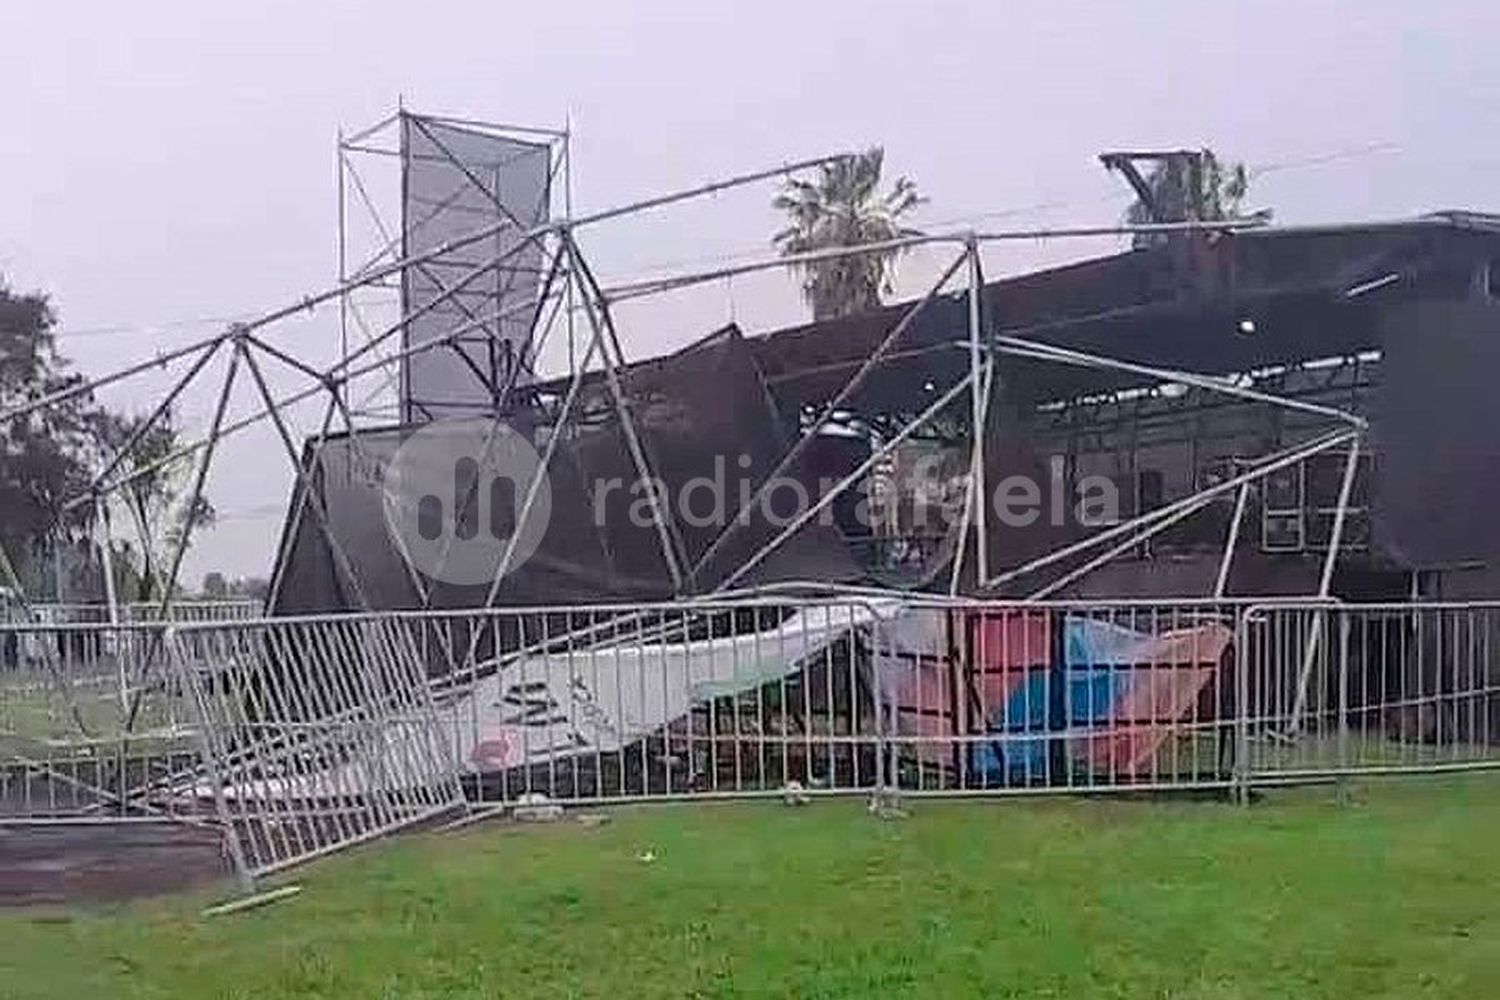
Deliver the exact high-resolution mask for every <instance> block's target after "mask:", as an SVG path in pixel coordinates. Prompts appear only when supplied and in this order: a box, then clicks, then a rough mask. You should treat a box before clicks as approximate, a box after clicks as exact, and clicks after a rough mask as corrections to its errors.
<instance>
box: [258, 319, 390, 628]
mask: <svg viewBox="0 0 1500 1000" xmlns="http://www.w3.org/2000/svg"><path fill="white" fill-rule="evenodd" d="M250 343H251V341H250V339H249V338H248V337H245V338H242V339H241V340H239V341H238V342H237V344H236V347H237V348H238V350H239V351H240V353H241V354H242V355H243V356H244V358H245V367H246V368H248V369H249V370H250V377H251V378H252V379H253V380H254V381H255V386H256V388H257V389H258V390H259V391H260V395H261V398H262V399H264V400H265V401H266V404H267V406H269V407H270V414H271V423H272V425H274V426H275V428H276V433H277V436H278V437H280V438H281V443H282V446H283V447H284V448H285V449H286V453H287V457H288V458H289V459H290V460H291V462H292V467H293V469H295V470H296V474H297V479H298V481H299V484H300V485H301V487H302V489H303V491H304V492H305V493H307V494H308V495H309V496H312V495H313V493H314V492H315V486H314V484H313V482H312V479H311V477H310V476H307V475H305V474H304V473H303V470H302V461H301V459H300V458H299V456H298V455H297V445H296V443H295V442H294V441H293V440H292V434H291V431H290V430H288V429H287V426H286V422H285V421H284V420H282V418H281V409H280V408H279V407H277V406H276V405H275V403H274V401H273V400H272V398H271V389H270V386H268V385H267V384H266V378H265V374H264V373H263V372H261V370H260V365H259V364H258V363H257V362H256V360H255V355H253V354H251V353H250ZM311 506H312V512H313V517H314V518H316V519H317V522H318V525H319V527H321V528H322V529H323V538H324V540H325V541H327V542H328V551H329V552H330V554H332V556H333V558H334V561H335V562H336V563H337V564H338V567H339V569H340V570H341V571H342V572H343V574H344V576H345V577H347V578H348V580H349V585H350V586H351V587H352V588H353V590H354V598H355V600H356V601H357V602H358V603H359V606H360V607H361V608H363V609H365V610H367V611H368V610H370V602H369V601H368V600H367V599H366V598H365V593H364V588H363V587H361V586H360V583H359V575H358V574H357V573H355V572H354V566H353V564H352V563H351V562H350V561H349V556H348V555H347V554H346V553H345V552H344V547H343V546H342V545H341V544H340V543H339V540H338V537H337V536H336V535H335V534H334V531H333V526H332V525H330V524H329V523H328V516H327V513H326V511H324V510H323V505H322V504H321V503H320V502H318V501H316V500H314V501H312V504H311Z"/></svg>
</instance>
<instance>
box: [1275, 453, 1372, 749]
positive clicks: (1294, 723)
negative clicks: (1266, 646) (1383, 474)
mask: <svg viewBox="0 0 1500 1000" xmlns="http://www.w3.org/2000/svg"><path fill="white" fill-rule="evenodd" d="M1359 442H1360V435H1357V434H1356V435H1355V436H1354V439H1353V440H1352V441H1350V442H1349V458H1348V460H1347V461H1346V462H1345V463H1344V478H1343V481H1342V482H1341V483H1339V505H1338V509H1337V510H1336V511H1335V512H1334V515H1333V529H1332V531H1331V532H1330V533H1329V536H1328V554H1327V555H1325V556H1324V557H1323V571H1322V573H1321V574H1320V575H1319V577H1318V594H1317V596H1318V597H1319V598H1327V597H1328V595H1329V591H1330V590H1331V589H1332V587H1333V568H1334V564H1335V563H1336V562H1337V561H1338V554H1339V546H1340V545H1341V544H1342V543H1343V538H1344V520H1345V516H1346V515H1347V513H1348V509H1349V496H1350V494H1351V493H1352V492H1353V490H1354V476H1355V473H1356V472H1357V471H1358V470H1359ZM1325 614H1326V612H1319V613H1318V614H1317V615H1316V616H1315V617H1314V618H1313V621H1312V627H1311V629H1310V631H1309V634H1308V637H1307V647H1306V649H1305V650H1304V651H1303V654H1302V669H1301V671H1300V673H1299V674H1298V677H1297V699H1296V701H1295V702H1294V703H1293V705H1292V718H1291V722H1290V723H1288V725H1287V735H1288V736H1296V735H1297V733H1298V732H1300V731H1301V729H1302V715H1303V713H1304V712H1305V711H1306V710H1307V694H1308V684H1309V682H1310V681H1311V680H1312V669H1313V662H1314V661H1315V660H1316V659H1317V655H1318V644H1319V643H1320V642H1321V641H1322V632H1323V618H1324V616H1325Z"/></svg>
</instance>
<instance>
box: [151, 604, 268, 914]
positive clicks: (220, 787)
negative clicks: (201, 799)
mask: <svg viewBox="0 0 1500 1000" xmlns="http://www.w3.org/2000/svg"><path fill="white" fill-rule="evenodd" d="M162 638H163V642H164V644H165V646H166V648H167V662H168V663H169V664H170V665H171V669H172V671H173V672H174V673H175V674H176V675H177V679H176V682H177V684H178V686H179V688H180V689H181V690H184V691H187V692H189V694H190V695H191V698H190V704H191V705H192V707H193V715H194V716H195V721H196V723H197V725H196V726H195V727H194V729H195V732H196V739H197V742H198V753H199V754H200V755H201V757H202V760H203V771H204V774H205V775H206V776H207V778H208V781H209V785H210V787H212V788H213V794H214V812H215V814H217V815H218V817H219V822H220V823H221V824H222V825H223V827H224V849H225V851H226V852H227V853H228V855H229V860H230V863H231V864H233V865H234V875H235V879H236V881H238V882H239V885H240V889H241V891H243V892H244V893H245V894H246V895H248V894H250V893H252V892H254V891H255V876H254V875H253V874H252V873H251V871H250V863H249V861H247V860H246V857H245V845H244V843H242V842H241V840H240V833H239V830H238V829H237V828H236V827H235V825H234V819H233V817H231V816H230V815H229V803H228V802H227V801H226V800H225V798H224V782H223V778H222V775H221V774H220V771H219V757H218V751H217V749H216V747H215V744H214V739H213V731H212V729H211V726H212V722H211V720H210V716H209V712H208V706H207V704H206V703H205V700H204V697H203V692H202V690H201V689H200V687H199V678H198V677H197V676H196V675H195V674H194V672H193V667H192V665H191V664H190V663H188V662H187V658H186V657H185V656H184V655H183V651H182V647H181V644H180V642H179V640H178V637H177V634H176V630H175V629H171V628H169V629H167V630H166V633H165V635H164V636H163V637H162Z"/></svg>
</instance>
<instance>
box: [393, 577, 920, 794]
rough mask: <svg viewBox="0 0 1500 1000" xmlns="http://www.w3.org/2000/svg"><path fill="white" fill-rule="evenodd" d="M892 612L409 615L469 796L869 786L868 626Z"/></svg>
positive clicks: (872, 705)
mask: <svg viewBox="0 0 1500 1000" xmlns="http://www.w3.org/2000/svg"><path fill="white" fill-rule="evenodd" d="M893 608H894V604H893V602H885V603H884V604H883V605H882V604H881V603H880V602H866V601H862V600H854V601H850V600H836V601H811V602H796V601H777V600H743V599H741V600H735V601H729V602H696V601H695V602H691V603H676V604H662V605H645V606H634V607H628V608H625V607H620V606H602V607H581V608H524V609H517V608H510V609H500V610H493V611H485V612H477V613H458V614H447V613H445V614H434V615H422V616H410V617H408V618H406V619H405V620H406V621H407V622H408V623H409V624H410V625H411V626H412V627H413V629H414V630H415V635H416V639H417V641H418V643H419V645H420V646H421V648H422V650H423V655H424V657H425V658H426V662H427V664H428V669H429V672H430V675H431V678H432V686H433V691H434V693H435V696H436V698H437V702H438V706H439V712H440V715H441V717H442V719H443V724H444V726H445V727H446V728H447V730H448V731H449V733H450V734H451V740H452V742H453V744H454V746H455V747H456V748H457V750H458V756H459V759H460V761H461V764H462V766H463V769H464V773H465V785H466V788H467V790H468V792H469V795H470V798H471V800H472V801H474V802H476V803H479V804H482V805H493V804H500V803H506V802H515V801H518V800H521V799H523V798H525V797H527V796H533V797H534V796H546V797H548V798H553V799H565V800H570V801H577V802H601V801H611V800H621V799H668V798H678V797H713V796H730V795H737V796H744V795H756V794H779V793H783V792H785V791H787V790H797V789H800V792H801V793H803V794H808V795H812V794H819V793H826V792H838V791H843V792H850V791H855V790H861V789H863V790H868V789H872V788H874V787H875V785H876V763H877V746H878V741H879V734H878V730H877V728H876V727H877V722H878V719H877V716H878V712H877V705H878V703H877V698H876V690H875V687H874V684H873V676H872V672H871V653H872V645H871V630H872V628H873V627H874V625H875V623H876V622H877V621H878V620H879V617H880V615H881V614H882V612H889V611H890V610H892V609H893Z"/></svg>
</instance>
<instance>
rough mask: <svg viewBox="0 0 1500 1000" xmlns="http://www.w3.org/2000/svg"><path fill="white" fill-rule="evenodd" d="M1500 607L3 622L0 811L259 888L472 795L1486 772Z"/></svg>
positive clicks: (642, 796)
mask: <svg viewBox="0 0 1500 1000" xmlns="http://www.w3.org/2000/svg"><path fill="white" fill-rule="evenodd" d="M1497 630H1500V604H1496V605H1486V604H1431V603H1426V604H1399V605H1342V604H1338V603H1335V602H1316V601H1314V602H1309V601H1306V600H1296V601H1292V600H1288V601H1275V602H1261V603H1256V604H1250V603H1249V602H1246V601H1213V600H1195V601H1045V602H1016V601H979V600H966V599H943V598H924V597H913V596H910V595H902V596H889V597H887V596H881V595H867V596H857V597H856V596H845V597H838V598H832V599H821V600H808V599H778V598H769V597H766V598H752V597H736V598H735V599H733V600H724V601H694V602H679V603H674V604H657V605H635V606H618V605H616V606H598V607H556V608H504V609H493V610H485V611H442V612H390V613H379V614H363V615H326V616H316V617H308V618H274V619H247V620H237V621H234V620H232V621H221V622H203V623H187V624H182V623H165V622H162V623H139V624H120V625H110V624H87V625H55V624H53V625H43V624H35V623H28V624H9V625H3V626H0V823H15V822H122V821H161V820H168V821H189V822H216V823H217V824H219V825H220V826H222V827H223V828H224V829H225V830H226V831H227V832H229V833H231V834H232V837H231V838H230V840H231V841H232V843H231V847H232V849H233V851H234V852H235V855H236V859H237V862H238V863H239V866H240V869H241V871H242V873H244V874H246V876H247V877H254V876H257V875H260V874H264V873H266V872H268V871H274V870H276V869H277V868H280V867H284V866H286V865H289V864H294V863H296V862H298V861H301V860H305V859H307V858H309V857H314V856H317V855H319V854H322V853H326V852H328V851H332V850H336V849H338V848H340V847H342V846H345V845H347V844H349V843H353V842H357V841H360V840H364V839H368V838H370V837H374V836H379V835H381V834H383V833H387V832H390V831H392V830H396V829H399V828H401V827H403V826H406V825H409V824H411V823H415V822H421V821H422V820H425V819H429V818H432V817H436V816H439V815H443V814H445V813H447V812H449V811H451V810H454V809H458V808H462V807H464V806H474V807H478V808H480V809H481V810H483V809H488V808H499V807H503V806H507V805H513V804H518V803H525V802H532V801H536V800H538V799H540V798H542V797H545V799H547V800H555V801H559V802H575V803H584V802H611V801H639V800H648V799H691V798H714V797H748V796H757V795H783V796H794V797H796V798H799V799H800V798H802V797H803V796H813V795H820V794H859V795H875V796H908V795H911V796H928V795H942V796H965V795H974V796H1003V795H1025V794H1037V793H1069V792H1073V793H1095V792H1117V791H1132V790H1135V791H1149V790H1173V789H1178V790H1181V789H1215V790H1229V789H1234V790H1236V791H1238V792H1239V793H1240V794H1241V795H1242V796H1243V795H1244V794H1245V793H1247V792H1248V791H1249V790H1250V789H1252V788H1254V787H1258V786H1268V785H1275V784H1286V783H1293V782H1305V781H1320V780H1328V779H1330V778H1336V777H1338V776H1340V775H1350V774H1371V773H1399V772H1432V771H1443V770H1454V769H1472V768H1480V767H1492V766H1500V753H1497V752H1496V750H1495V749H1494V748H1493V746H1492V736H1491V734H1492V733H1500V715H1497V711H1500V702H1497V696H1500V691H1497V687H1500V676H1497V673H1500V668H1497V665H1496V664H1495V663H1493V662H1492V661H1493V659H1494V657H1495V650H1496V640H1497V638H1500V635H1497Z"/></svg>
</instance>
